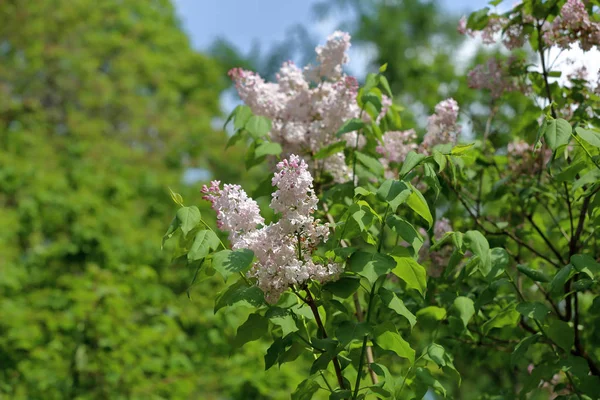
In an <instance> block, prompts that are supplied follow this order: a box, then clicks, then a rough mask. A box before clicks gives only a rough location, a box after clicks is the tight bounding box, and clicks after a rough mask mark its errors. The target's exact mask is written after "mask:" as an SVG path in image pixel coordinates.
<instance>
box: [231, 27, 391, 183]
mask: <svg viewBox="0 0 600 400" xmlns="http://www.w3.org/2000/svg"><path fill="white" fill-rule="evenodd" d="M349 47H350V35H348V34H347V33H344V32H335V33H334V34H332V35H331V36H329V37H328V39H327V43H326V44H325V45H324V46H319V47H317V49H316V53H317V63H316V65H309V66H307V67H306V68H304V69H301V68H299V67H297V66H296V65H294V63H292V62H286V63H284V64H283V65H282V67H281V69H280V70H279V73H278V74H277V82H276V83H270V82H265V81H264V80H263V79H262V78H261V77H260V76H258V75H257V74H255V73H254V72H249V71H244V70H242V69H239V68H236V69H233V70H231V71H230V73H229V75H230V77H231V78H232V79H233V81H234V82H235V86H236V89H237V91H238V94H239V96H240V98H241V99H242V101H243V102H244V103H245V104H246V105H248V106H249V107H250V108H251V109H252V112H253V113H254V114H255V115H261V116H265V117H268V118H270V119H271V120H272V129H271V132H270V133H269V136H270V139H271V140H272V141H274V142H277V143H279V144H280V145H281V146H282V148H283V156H288V155H290V154H300V155H304V156H310V155H311V154H314V153H316V152H317V151H319V150H320V149H322V148H323V147H325V146H328V145H330V144H332V143H334V142H335V141H337V140H339V138H337V137H336V136H335V134H336V132H337V131H338V130H339V128H340V127H341V126H342V124H343V123H344V122H346V121H347V120H349V119H351V118H358V117H359V116H360V108H359V106H358V105H357V104H356V94H357V91H358V82H357V80H356V79H355V78H354V77H351V76H347V75H345V74H344V73H343V70H342V67H343V65H344V64H346V63H347V62H348V60H349V59H348V55H347V51H348V48H349ZM382 104H383V106H384V107H383V109H382V112H381V114H380V116H379V117H378V118H377V120H379V119H380V118H381V117H382V116H383V115H384V114H385V112H386V110H387V107H389V105H390V104H391V100H390V99H387V98H385V97H384V98H383V99H382ZM363 119H364V120H365V121H366V122H368V121H369V120H370V117H369V116H368V115H367V114H366V113H365V115H364V116H363ZM356 134H357V133H356V132H349V133H347V134H345V135H344V136H343V137H342V139H345V140H347V141H348V142H349V143H352V146H354V145H355V144H354V143H355V141H356ZM364 143H365V141H364V139H362V140H361V141H360V142H359V147H360V146H362V145H364ZM323 166H324V168H326V171H327V172H328V173H329V174H330V175H331V176H332V177H333V178H334V180H335V181H336V182H345V181H347V180H349V179H350V175H351V169H350V168H349V167H348V166H347V165H346V162H345V158H344V153H343V152H341V151H340V152H339V153H336V154H334V155H332V156H330V157H329V158H326V159H325V160H323V162H321V163H319V167H323ZM310 167H311V168H316V164H315V165H312V164H311V166H310Z"/></svg>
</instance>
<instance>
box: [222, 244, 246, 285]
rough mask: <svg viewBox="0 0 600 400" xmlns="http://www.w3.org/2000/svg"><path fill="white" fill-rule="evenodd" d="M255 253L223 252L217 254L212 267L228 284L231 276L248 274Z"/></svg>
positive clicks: (243, 251)
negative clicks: (241, 273) (242, 273)
mask: <svg viewBox="0 0 600 400" xmlns="http://www.w3.org/2000/svg"><path fill="white" fill-rule="evenodd" d="M253 259H254V253H253V252H252V250H249V249H237V250H233V251H232V250H221V251H219V252H218V253H215V254H214V256H213V259H212V267H213V268H214V269H216V270H217V272H218V273H220V274H221V275H222V276H223V279H224V280H225V281H226V282H227V278H228V277H229V276H230V275H231V274H237V273H240V272H246V271H247V270H249V269H250V266H251V265H252V260H253Z"/></svg>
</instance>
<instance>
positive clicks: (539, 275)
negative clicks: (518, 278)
mask: <svg viewBox="0 0 600 400" xmlns="http://www.w3.org/2000/svg"><path fill="white" fill-rule="evenodd" d="M517 269H518V270H519V271H520V272H521V273H523V274H524V275H526V276H527V277H528V278H530V279H531V280H532V281H534V282H550V278H548V277H547V276H546V274H544V273H543V272H542V271H538V270H537V269H533V268H529V267H528V266H527V265H523V264H519V265H517Z"/></svg>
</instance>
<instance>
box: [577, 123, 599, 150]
mask: <svg viewBox="0 0 600 400" xmlns="http://www.w3.org/2000/svg"><path fill="white" fill-rule="evenodd" d="M575 132H577V135H578V136H579V137H580V138H582V139H583V140H585V141H586V142H588V143H589V144H591V145H592V146H594V147H598V148H600V133H599V132H596V131H593V130H591V129H584V128H580V127H579V128H575Z"/></svg>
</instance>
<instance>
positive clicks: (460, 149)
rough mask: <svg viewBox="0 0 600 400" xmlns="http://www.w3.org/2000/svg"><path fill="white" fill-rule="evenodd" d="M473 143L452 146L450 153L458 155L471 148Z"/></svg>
mask: <svg viewBox="0 0 600 400" xmlns="http://www.w3.org/2000/svg"><path fill="white" fill-rule="evenodd" d="M474 145H475V144H474V143H470V144H459V145H456V146H454V147H453V148H452V150H451V151H450V154H451V155H453V156H460V155H462V154H464V153H466V152H468V151H469V150H471V149H472V148H473V146H474Z"/></svg>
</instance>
